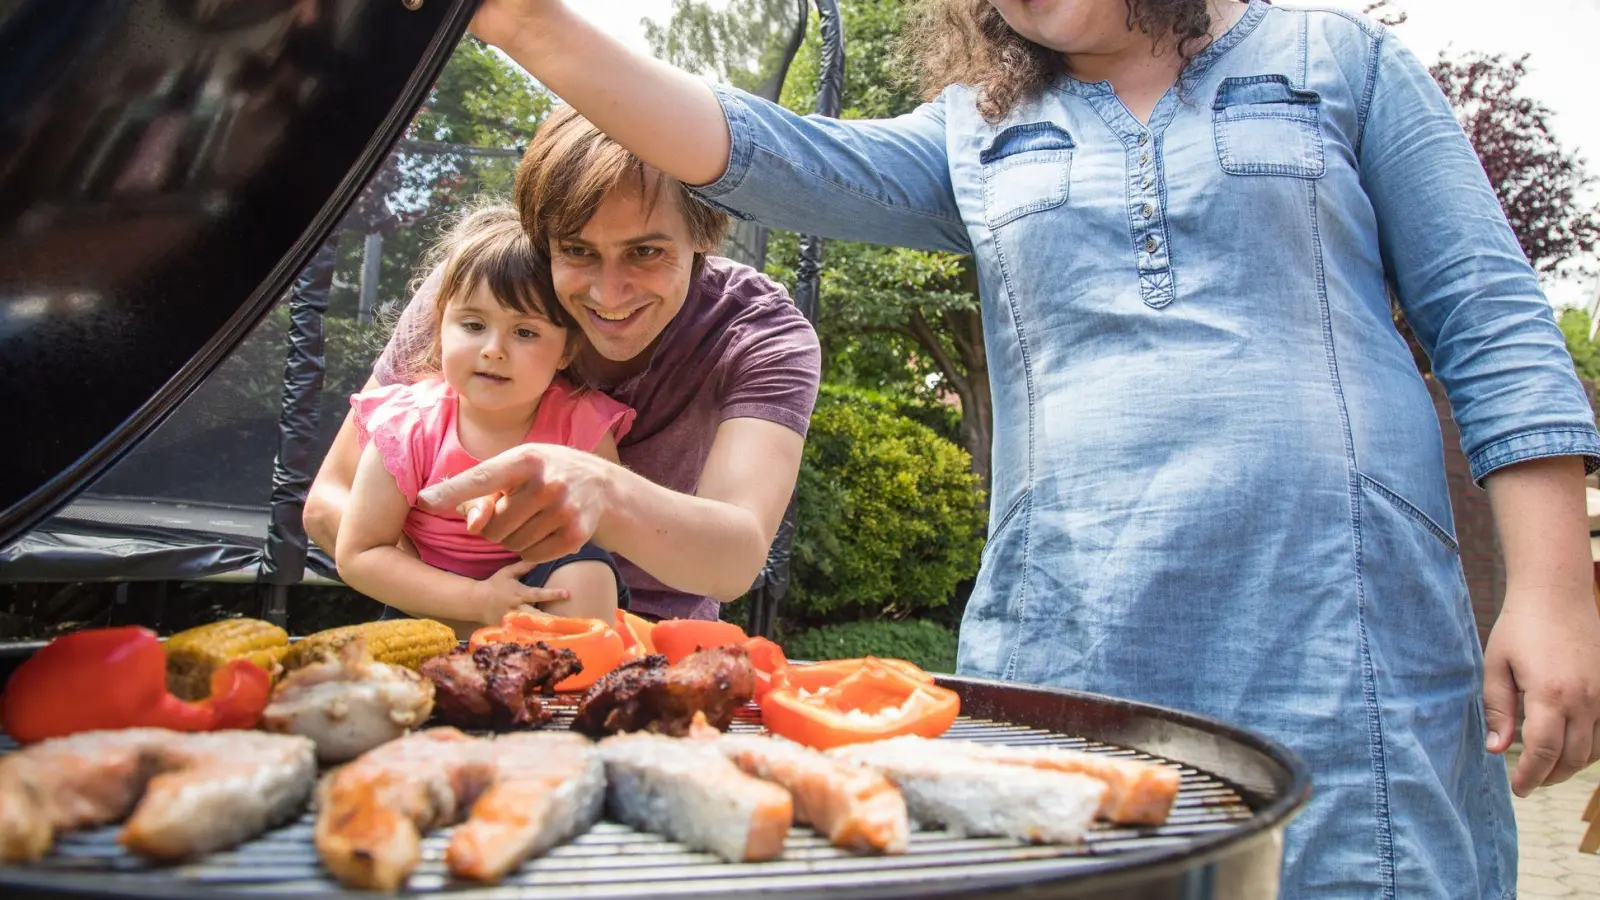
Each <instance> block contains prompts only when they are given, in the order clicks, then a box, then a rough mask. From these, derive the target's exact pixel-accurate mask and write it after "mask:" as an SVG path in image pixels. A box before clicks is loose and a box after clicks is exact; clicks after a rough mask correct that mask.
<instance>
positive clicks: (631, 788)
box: [600, 731, 794, 862]
mask: <svg viewBox="0 0 1600 900" xmlns="http://www.w3.org/2000/svg"><path fill="white" fill-rule="evenodd" d="M600 758H601V760H602V761H604V763H605V767H606V807H607V808H608V809H609V810H610V811H611V815H612V816H613V817H614V818H616V819H617V820H618V821H621V822H624V823H626V824H628V825H631V826H633V827H634V828H637V829H639V830H641V831H649V832H653V833H655V834H659V835H663V836H665V837H669V838H672V839H673V840H675V841H678V842H680V843H682V844H685V845H687V846H689V847H691V848H693V849H695V850H705V851H709V852H711V853H715V854H716V855H718V856H720V857H722V858H723V859H725V860H727V861H728V862H757V861H761V860H768V859H775V858H776V857H777V856H778V855H780V854H781V853H783V841H784V838H786V837H788V835H789V828H790V827H791V826H792V825H793V824H794V800H793V798H791V797H790V796H789V792H788V791H786V790H784V789H783V788H781V787H779V786H778V785H776V784H772V783H770V782H766V781H762V780H761V779H759V778H756V777H754V776H752V775H747V774H745V773H744V772H743V771H741V770H740V769H739V767H738V766H736V765H734V764H733V763H732V762H731V761H730V760H729V759H728V758H727V757H726V756H725V755H723V752H722V751H721V750H720V749H718V748H717V747H716V746H715V745H714V744H712V743H711V742H710V741H701V740H686V739H683V738H673V737H666V736H665V735H659V734H654V733H651V732H643V731H641V732H632V733H628V734H618V735H613V736H611V737H608V738H606V739H605V740H602V741H601V742H600Z"/></svg>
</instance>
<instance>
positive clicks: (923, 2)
mask: <svg viewBox="0 0 1600 900" xmlns="http://www.w3.org/2000/svg"><path fill="white" fill-rule="evenodd" d="M1124 2H1125V3H1127V5H1128V27H1129V28H1137V29H1139V30H1140V31H1142V32H1144V33H1145V34H1148V35H1152V36H1154V37H1162V36H1166V35H1171V36H1172V37H1174V38H1176V39H1177V49H1178V54H1179V55H1180V56H1181V57H1182V58H1183V60H1184V62H1185V63H1187V62H1188V61H1189V60H1190V59H1192V58H1193V57H1194V55H1195V54H1196V53H1199V52H1200V50H1201V49H1203V48H1204V46H1205V44H1206V42H1207V36H1208V35H1209V33H1210V30H1211V14H1210V12H1209V11H1208V10H1207V5H1208V4H1207V0H1124ZM900 53H901V59H902V62H903V64H904V65H906V66H907V68H909V69H910V71H911V73H913V74H914V75H915V78H916V81H917V84H918V86H919V88H920V89H921V91H922V95H923V97H924V99H932V98H933V97H936V96H938V94H939V92H940V91H942V90H944V89H945V88H946V87H948V86H950V85H952V84H966V85H971V86H972V87H974V88H977V89H978V96H979V100H978V110H979V112H981V113H983V117H984V118H985V119H987V120H989V121H990V122H994V121H996V120H999V119H1001V118H1004V117H1005V115H1006V113H1009V112H1010V111H1011V109H1012V107H1014V106H1016V105H1017V103H1018V102H1019V101H1021V100H1023V99H1026V98H1028V97H1032V96H1034V95H1036V94H1038V93H1039V92H1040V91H1042V90H1044V88H1045V87H1046V86H1048V85H1049V84H1050V82H1051V81H1052V80H1054V79H1055V77H1056V76H1057V75H1059V74H1061V73H1062V72H1063V71H1064V70H1065V64H1064V61H1063V60H1062V57H1061V54H1060V53H1058V52H1056V51H1054V50H1051V49H1049V48H1047V47H1042V46H1040V45H1038V44H1035V43H1034V42H1033V41H1030V40H1028V39H1027V38H1025V37H1023V36H1022V35H1020V34H1017V33H1016V32H1015V31H1013V30H1011V26H1010V25H1007V24H1006V20H1005V19H1003V18H1001V17H1000V11H999V10H997V9H995V8H994V6H993V5H992V4H990V2H989V0H911V6H910V8H909V9H908V10H907V11H906V21H905V28H904V30H903V31H902V32H901V36H900Z"/></svg>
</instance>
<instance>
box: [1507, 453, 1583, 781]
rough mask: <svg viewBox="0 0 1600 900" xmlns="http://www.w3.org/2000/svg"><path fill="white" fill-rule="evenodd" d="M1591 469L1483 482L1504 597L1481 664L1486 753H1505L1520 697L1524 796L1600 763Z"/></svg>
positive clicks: (1542, 467) (1569, 465)
mask: <svg viewBox="0 0 1600 900" xmlns="http://www.w3.org/2000/svg"><path fill="white" fill-rule="evenodd" d="M1583 471H1584V465H1583V460H1581V459H1579V458H1578V457H1575V456H1563V457H1550V458H1546V459H1535V460H1529V461H1527V462H1522V463H1517V464H1514V465H1510V466H1506V467H1505V468H1503V469H1497V470H1496V471H1494V472H1491V473H1489V475H1488V477H1487V478H1485V479H1484V487H1485V488H1487V489H1488V492H1489V504H1490V506H1491V507H1492V508H1493V509H1494V518H1495V525H1496V526H1498V530H1499V532H1500V546H1501V547H1502V548H1503V549H1504V552H1505V561H1506V596H1505V603H1504V604H1503V605H1502V606H1501V608H1500V618H1499V619H1498V620H1497V621H1496V622H1495V626H1494V630H1493V631H1491V632H1490V634H1489V643H1488V646H1487V647H1485V648H1484V658H1483V706H1484V713H1485V717H1486V718H1487V719H1488V727H1489V736H1488V741H1487V746H1488V748H1489V750H1490V751H1491V752H1493V753H1504V752H1505V751H1506V750H1507V749H1509V748H1510V746H1511V739H1512V733H1513V731H1514V730H1515V727H1516V721H1517V706H1518V702H1519V701H1518V698H1517V695H1518V693H1521V694H1522V698H1521V701H1520V702H1521V704H1522V706H1523V711H1524V715H1523V722H1522V760H1521V762H1519V763H1518V764H1517V771H1516V772H1515V773H1514V774H1513V775H1512V778H1511V787H1512V789H1513V790H1514V791H1516V793H1517V796H1519V797H1526V796H1528V794H1529V793H1531V792H1532V791H1533V790H1534V789H1535V788H1538V787H1543V786H1546V785H1552V784H1559V783H1561V782H1563V781H1565V780H1567V779H1568V778H1570V777H1572V774H1573V773H1574V772H1577V771H1578V770H1579V769H1582V768H1583V767H1585V766H1587V765H1589V764H1590V763H1592V762H1594V761H1595V760H1596V759H1597V758H1600V615H1597V614H1596V610H1595V594H1594V591H1595V581H1594V562H1593V560H1592V559H1591V558H1590V550H1589V535H1588V514H1587V510H1586V508H1585V503H1584V490H1583V484H1584V482H1583Z"/></svg>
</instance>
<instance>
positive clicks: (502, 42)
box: [467, 0, 562, 50]
mask: <svg viewBox="0 0 1600 900" xmlns="http://www.w3.org/2000/svg"><path fill="white" fill-rule="evenodd" d="M561 7H562V3H561V0H484V2H483V4H482V5H481V6H479V7H478V11H477V12H476V13H474V14H473V16H472V22H471V23H470V24H468V25H467V30H468V31H470V32H471V33H472V36H473V37H475V38H477V39H478V40H480V41H483V42H484V43H485V44H489V45H491V46H494V47H499V48H500V49H502V50H509V49H510V48H511V47H512V46H513V45H514V44H515V43H516V42H517V39H518V38H519V37H520V36H522V35H525V34H530V33H535V32H537V31H538V29H540V28H543V27H545V26H546V21H545V20H546V18H547V17H548V16H549V15H550V14H551V13H553V12H559V11H560V10H561Z"/></svg>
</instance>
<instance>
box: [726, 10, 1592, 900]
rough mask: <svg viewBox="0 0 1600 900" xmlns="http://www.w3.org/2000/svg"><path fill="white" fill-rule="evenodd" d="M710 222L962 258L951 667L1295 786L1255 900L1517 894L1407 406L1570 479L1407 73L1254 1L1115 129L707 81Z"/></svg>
mask: <svg viewBox="0 0 1600 900" xmlns="http://www.w3.org/2000/svg"><path fill="white" fill-rule="evenodd" d="M718 96H719V97H720V99H721V101H722V104H723V108H724V111H725V113H726V116H727V120H728V124H729V128H730V130H731V133H732V137H733V151H732V157H731V160H730V164H729V168H728V171H727V172H726V174H725V175H724V176H723V177H722V178H721V179H719V180H718V181H717V182H715V183H713V184H711V185H708V186H706V187H704V188H702V189H701V194H702V196H703V197H705V198H706V199H707V200H709V201H710V202H712V203H714V204H716V205H719V206H721V207H723V208H725V209H728V210H730V211H733V212H734V213H735V214H737V215H745V216H750V217H754V218H758V219H760V220H761V221H763V222H765V223H767V224H769V225H771V226H774V227H776V228H783V229H792V230H796V231H810V232H816V233H820V234H823V235H825V236H829V237H834V238H842V239H849V240H860V241H873V242H877V243H886V244H900V245H905V246H910V247H921V248H929V249H937V250H948V251H954V252H959V253H971V254H972V255H973V256H974V258H975V259H976V261H977V266H978V270H979V274H980V280H981V295H982V303H983V325H984V330H985V339H986V341H987V351H988V357H989V366H990V381H991V385H992V390H993V395H994V409H995V423H994V424H995V436H994V448H993V453H994V457H993V472H994V475H993V481H994V483H993V492H992V501H991V502H992V506H991V512H990V529H989V542H988V545H987V547H986V548H985V550H984V554H983V564H982V570H981V572H980V574H979V577H978V582H977V586H976V588H975V590H974V592H973V595H972V599H971V603H970V606H969V607H968V609H967V613H966V619H965V621H964V622H963V623H962V628H961V651H960V669H961V671H962V672H964V673H969V674H974V675H982V676H990V677H998V678H1005V679H1014V680H1017V681H1022V682H1033V683H1041V684H1051V685H1061V686H1066V687H1071V688H1078V689H1084V690H1090V691H1098V692H1104V693H1107V694H1113V695H1117V696H1122V697H1129V698H1135V699H1139V700H1144V701H1149V702H1154V703H1158V704H1165V705H1170V706H1175V707H1181V708H1184V709H1189V710H1195V711H1198V712H1201V713H1204V714H1209V715H1212V716H1215V717H1218V718H1220V719H1223V720H1226V721H1229V722H1234V723H1238V724H1241V725H1244V726H1246V727H1249V728H1253V729H1257V730H1259V731H1261V732H1264V733H1266V734H1269V735H1272V736H1273V737H1275V738H1277V739H1278V740H1280V741H1283V742H1285V743H1286V744H1288V745H1289V746H1292V747H1293V748H1295V749H1296V750H1297V751H1299V752H1300V753H1301V754H1303V755H1304V757H1305V758H1306V760H1307V761H1308V762H1309V764H1310V765H1311V767H1312V770H1313V785H1314V786H1313V793H1314V798H1313V800H1312V801H1311V803H1310V804H1309V806H1308V807H1307V809H1306V810H1305V811H1304V812H1303V813H1302V814H1301V815H1300V816H1299V818H1298V819H1297V820H1296V821H1295V823H1294V824H1293V826H1292V827H1291V829H1290V830H1289V833H1288V839H1287V846H1286V854H1285V869H1284V879H1283V885H1284V896H1286V897H1293V898H1310V897H1317V898H1323V897H1330V898H1331V897H1337V898H1375V897H1404V898H1432V897H1452V898H1458V897H1459V898H1480V897H1496V898H1498V897H1508V896H1512V895H1513V893H1514V890H1515V885H1516V866H1517V850H1516V831H1515V829H1516V826H1515V822H1514V820H1513V818H1512V811H1511V803H1510V790H1509V786H1508V782H1507V774H1506V768H1505V765H1504V763H1503V761H1502V760H1501V758H1499V757H1496V756H1492V755H1490V754H1488V753H1487V752H1486V751H1485V750H1484V737H1485V726H1484V718H1483V711H1482V670H1483V660H1482V654H1481V650H1480V647H1479V644H1478V638H1477V633H1476V631H1475V628H1474V624H1473V617H1472V610H1471V607H1470V604H1469V601H1468V596H1467V590H1466V585H1465V581H1464V578H1463V576H1462V569H1461V564H1460V559H1459V557H1458V555H1457V547H1456V540H1455V536H1454V529H1453V523H1452V515H1451V509H1450V499H1449V494H1448V492H1447V488H1446V481H1445V473H1444V448H1443V443H1442V440H1441V437H1440V431H1439V426H1438V420H1437V418H1436V416H1435V413H1434V408H1433V405H1432V402H1431V400H1430V397H1429V393H1428V390H1427V388H1426V386H1425V384H1424V382H1423V381H1422V379H1421V378H1420V377H1419V376H1418V374H1417V371H1416V368H1415V366H1414V364H1413V362H1412V359H1411V356H1410V354H1409V352H1408V351H1407V348H1406V345H1405V343H1404V342H1403V341H1402V340H1401V338H1400V337H1399V335H1398V334H1397V333H1396V331H1395V329H1394V327H1393V325H1392V323H1391V320H1390V314H1389V290H1390V288H1391V286H1392V288H1393V290H1394V291H1395V293H1396V295H1397V296H1398V297H1399V299H1400V302H1401V303H1402V304H1403V307H1404V309H1405V312H1406V314H1407V317H1408V318H1409V320H1410V322H1411V324H1412V326H1413V327H1414V329H1415V331H1416V333H1417V335H1418V337H1419V338H1420V340H1421V341H1422V343H1423V345H1424V347H1425V348H1426V349H1427V351H1428V353H1429V354H1430V356H1431V358H1432V360H1433V367H1434V371H1435V373H1436V374H1437V377H1438V378H1439V379H1440V380H1441V382H1442V384H1443V385H1444V387H1445V388H1446V390H1447V391H1448V393H1449V397H1450V400H1451V404H1452V408H1453V409H1454V414H1455V417H1456V421H1457V422H1458V423H1459V425H1460V428H1461V434H1462V442H1463V445H1464V450H1465V452H1466V454H1467V455H1468V458H1469V459H1470V462H1471V465H1472V470H1473V474H1474V476H1475V477H1476V478H1479V479H1481V478H1482V477H1483V476H1484V475H1486V474H1488V473H1490V472H1492V471H1494V470H1495V469H1496V468H1498V467H1501V466H1505V465H1508V464H1511V463H1516V462H1519V461H1523V460H1529V459H1534V458H1537V457H1547V456H1557V455H1584V456H1588V457H1591V465H1593V457H1594V456H1596V455H1597V454H1600V436H1597V435H1596V432H1595V427H1594V422H1593V418H1592V414H1591V412H1590V409H1589V406H1588V404H1587V402H1586V400H1585V398H1584V396H1583V393H1582V389H1581V386H1580V385H1579V383H1578V380H1577V378H1576V376H1575V374H1574V372H1573V367H1572V363H1571V361H1570V358H1569V357H1568V355H1567V353H1566V350H1565V347H1564V344H1563V341H1562V337H1561V334H1560V332H1559V331H1558V330H1557V328H1556V327H1555V323H1554V320H1553V316H1552V314H1551V310H1550V308H1549V306H1548V304H1547V302H1546V300H1545V298H1544V297H1543V296H1542V294H1541V293H1540V290H1539V287H1538V284H1537V282H1536V279H1535V276H1534V273H1533V271H1532V270H1531V269H1530V267H1529V266H1528V263H1527V261H1526V259H1525V258H1524V256H1523V254H1522V252H1521V251H1520V249H1519V247H1518V245H1517V242H1516V239H1515V237H1514V235H1513V234H1512V232H1511V230H1510V228H1509V227H1508V226H1507V224H1506V220H1505V217H1504V216H1503V214H1502V213H1501V210H1500V207H1499V204H1498V203H1497V201H1496V199H1495V195H1494V193H1493V191H1492V190H1491V188H1490V186H1489V184H1488V182H1487V180H1486V178H1485V175H1484V172H1483V169H1482V167H1481V166H1480V165H1479V163H1478V160H1477V158H1476V157H1475V155H1474V154H1473V151H1472V149H1471V147H1470V145H1469V144H1468V142H1467V140H1466V139H1465V137H1464V136H1463V134H1462V131H1461V129H1460V127H1459V126H1458V125H1457V123H1456V120H1455V119H1454V117H1453V116H1452V114H1451V110H1450V109H1449V107H1448V105H1447V104H1446V102H1445V100H1444V98H1443V97H1442V96H1441V94H1440V92H1439V90H1438V88H1437V87H1436V86H1435V85H1434V83H1433V81H1432V80H1431V79H1430V78H1429V76H1428V74H1427V71H1426V70H1425V69H1424V67H1423V66H1422V65H1421V64H1419V62H1418V61H1417V60H1416V59H1415V57H1414V56H1412V55H1411V54H1410V53H1409V52H1408V51H1407V50H1406V49H1405V48H1404V47H1403V46H1402V45H1401V44H1400V42H1399V41H1398V40H1397V39H1396V38H1395V37H1394V36H1392V35H1391V34H1389V33H1387V32H1386V31H1385V30H1384V29H1383V28H1382V27H1381V26H1379V25H1377V24H1375V23H1373V22H1371V21H1369V20H1366V19H1363V18H1360V17H1357V16H1352V15H1347V14H1344V13H1339V12H1328V11H1307V10H1294V9H1287V8H1282V7H1271V6H1267V5H1265V4H1262V3H1260V2H1256V3H1254V4H1252V5H1251V7H1250V8H1249V10H1248V12H1247V13H1246V14H1245V16H1244V18H1243V19H1242V20H1241V21H1240V22H1239V23H1238V24H1237V25H1236V26H1235V27H1234V28H1233V29H1232V30H1231V31H1229V32H1228V33H1227V34H1226V35H1225V36H1223V37H1222V38H1220V39H1219V40H1218V41H1216V42H1215V43H1214V44H1213V45H1212V46H1211V47H1210V48H1208V49H1207V50H1206V51H1204V52H1203V53H1202V54H1201V55H1200V56H1199V57H1198V58H1196V59H1195V60H1193V62H1192V63H1191V64H1190V66H1189V67H1188V69H1187V70H1186V72H1185V74H1184V76H1183V79H1182V83H1181V85H1179V86H1178V87H1175V88H1174V90H1173V91H1171V92H1169V93H1168V95H1167V96H1166V97H1164V98H1162V100H1161V101H1160V103H1159V104H1158V105H1157V106H1156V108H1155V111H1154V113H1153V115H1152V116H1151V118H1150V122H1149V124H1148V125H1144V124H1141V123H1140V122H1139V121H1138V120H1137V119H1136V118H1135V117H1134V116H1132V115H1131V114H1130V113H1129V112H1128V111H1127V110H1126V109H1125V108H1124V107H1123V105H1122V104H1121V102H1120V101H1119V100H1118V99H1117V97H1116V96H1115V95H1114V94H1113V92H1112V89H1111V86H1110V85H1109V84H1107V83H1096V84H1089V83H1084V82H1081V81H1077V80H1074V79H1072V78H1070V77H1062V78H1061V79H1060V80H1059V81H1058V82H1056V83H1055V84H1054V85H1053V86H1052V87H1051V88H1050V89H1048V90H1047V91H1045V92H1044V93H1043V95H1042V96H1039V97H1037V98H1034V99H1033V100H1032V101H1030V102H1025V103H1023V104H1021V105H1019V106H1018V107H1017V108H1016V109H1014V110H1013V111H1012V112H1011V113H1010V115H1008V116H1007V117H1006V118H1005V119H1004V120H1002V121H1000V122H996V123H989V122H985V121H984V120H983V118H982V117H981V116H980V115H979V113H978V112H977V110H976V107H975V104H974V97H973V93H972V91H971V90H970V89H969V88H966V87H962V86H955V87H952V88H949V89H948V90H946V91H945V92H944V93H943V95H941V96H940V97H939V98H938V99H937V100H935V101H934V102H931V103H929V104H927V105H924V106H923V107H921V108H919V109H917V110H916V111H914V112H912V113H910V114H908V115H906V116H903V117H900V118H897V119H894V120H889V121H881V122H848V123H840V122H834V121H829V120H822V119H816V118H801V117H797V116H794V115H792V114H790V113H787V112H785V111H784V110H782V109H780V108H778V107H776V106H773V105H771V104H767V103H764V102H762V101H759V100H756V99H754V98H752V97H750V96H748V95H745V94H741V93H738V92H736V91H731V90H722V89H719V92H718Z"/></svg>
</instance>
